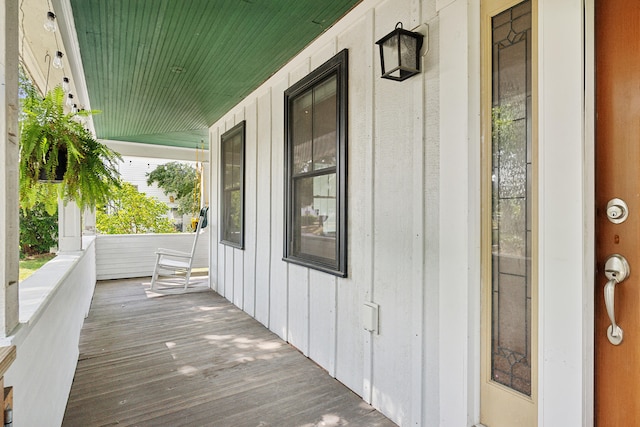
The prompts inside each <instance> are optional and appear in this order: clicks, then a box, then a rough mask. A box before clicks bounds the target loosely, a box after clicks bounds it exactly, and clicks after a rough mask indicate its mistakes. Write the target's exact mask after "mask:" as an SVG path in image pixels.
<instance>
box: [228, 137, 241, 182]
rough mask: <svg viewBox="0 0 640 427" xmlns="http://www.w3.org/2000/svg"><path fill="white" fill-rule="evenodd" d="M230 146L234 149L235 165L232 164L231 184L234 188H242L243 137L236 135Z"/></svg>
mask: <svg viewBox="0 0 640 427" xmlns="http://www.w3.org/2000/svg"><path fill="white" fill-rule="evenodd" d="M229 146H230V147H231V150H232V151H233V165H232V170H233V172H232V175H231V176H232V178H231V179H232V181H231V185H232V187H233V188H240V180H241V179H242V177H241V173H242V170H241V167H242V138H241V137H240V135H239V134H238V135H236V136H235V137H234V138H233V139H232V140H231V141H230V144H229Z"/></svg>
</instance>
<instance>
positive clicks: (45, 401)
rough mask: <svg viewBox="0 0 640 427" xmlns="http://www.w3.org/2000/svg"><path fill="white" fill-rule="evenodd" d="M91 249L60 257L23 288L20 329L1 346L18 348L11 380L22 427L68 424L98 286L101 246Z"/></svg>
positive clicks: (16, 415)
mask: <svg viewBox="0 0 640 427" xmlns="http://www.w3.org/2000/svg"><path fill="white" fill-rule="evenodd" d="M85 243H86V245H85V246H86V247H87V248H86V249H85V250H84V251H82V252H77V253H67V254H63V255H58V256H57V257H56V258H54V259H53V260H51V261H49V262H48V263H47V264H46V265H44V266H43V267H42V268H41V269H39V270H38V271H37V272H35V273H34V274H33V275H32V276H31V277H29V278H27V279H26V280H25V281H23V282H22V283H20V305H21V309H20V325H19V326H18V328H16V330H15V331H14V333H13V335H12V336H10V337H7V338H5V339H3V340H2V343H1V344H2V345H15V346H16V353H17V358H16V360H15V361H14V362H13V364H12V365H11V367H10V368H9V370H8V371H7V373H6V374H5V385H6V386H13V393H14V411H13V417H14V425H16V426H59V425H61V424H62V419H63V417H64V411H65V409H66V406H67V399H68V397H69V391H70V390H71V384H72V383H73V377H74V374H75V370H76V365H77V363H78V354H79V350H78V343H79V340H80V330H81V329H82V325H83V323H84V319H85V317H86V316H87V314H88V312H89V306H90V304H91V298H92V297H93V291H94V288H95V284H96V275H95V262H96V254H95V245H94V243H93V241H92V239H85Z"/></svg>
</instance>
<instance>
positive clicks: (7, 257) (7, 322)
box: [0, 0, 20, 337]
mask: <svg viewBox="0 0 640 427" xmlns="http://www.w3.org/2000/svg"><path fill="white" fill-rule="evenodd" d="M18 108H19V107H18V1H17V0H5V1H4V2H2V6H0V200H2V203H0V251H2V252H1V253H2V255H0V277H1V278H2V287H1V288H0V336H3V337H6V336H7V335H9V334H10V333H11V331H12V330H13V328H15V327H16V326H17V325H18V269H19V267H18V259H19V249H18V248H19V245H20V239H19V219H18V218H19V217H18Z"/></svg>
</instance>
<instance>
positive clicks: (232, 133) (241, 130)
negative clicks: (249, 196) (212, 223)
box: [220, 120, 246, 249]
mask: <svg viewBox="0 0 640 427" xmlns="http://www.w3.org/2000/svg"><path fill="white" fill-rule="evenodd" d="M238 134H240V138H241V144H240V188H239V190H240V241H239V242H235V241H233V240H229V239H228V238H227V237H228V236H227V227H226V224H227V220H228V218H227V217H228V215H230V211H229V210H228V209H227V202H226V200H227V199H226V197H225V195H226V192H228V191H235V190H236V188H235V187H234V188H233V189H230V190H227V189H225V176H226V175H225V169H226V167H227V163H226V162H225V143H228V142H229V141H232V140H233V139H234V138H236V136H237V135H238ZM245 150H246V121H245V120H243V121H241V122H240V123H238V124H237V125H235V126H234V127H232V128H231V129H229V130H228V131H226V132H225V133H223V134H222V135H221V136H220V243H222V244H223V245H227V246H232V247H234V248H238V249H244V181H245Z"/></svg>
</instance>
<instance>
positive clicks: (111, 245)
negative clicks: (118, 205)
mask: <svg viewBox="0 0 640 427" xmlns="http://www.w3.org/2000/svg"><path fill="white" fill-rule="evenodd" d="M207 230H208V228H206V229H205V231H204V232H202V233H201V234H200V236H199V237H198V246H197V248H196V257H195V258H194V260H193V267H194V268H202V267H208V266H209V238H210V237H209V233H207V232H206V231H207ZM194 237H195V235H194V234H193V233H168V234H112V235H99V236H97V238H96V253H97V264H96V270H97V273H96V275H97V279H98V280H109V279H122V278H129V277H147V276H151V275H152V274H153V268H154V266H155V263H156V254H155V252H156V250H157V249H158V248H167V249H173V250H176V251H184V252H190V251H191V247H192V245H193V240H194Z"/></svg>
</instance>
